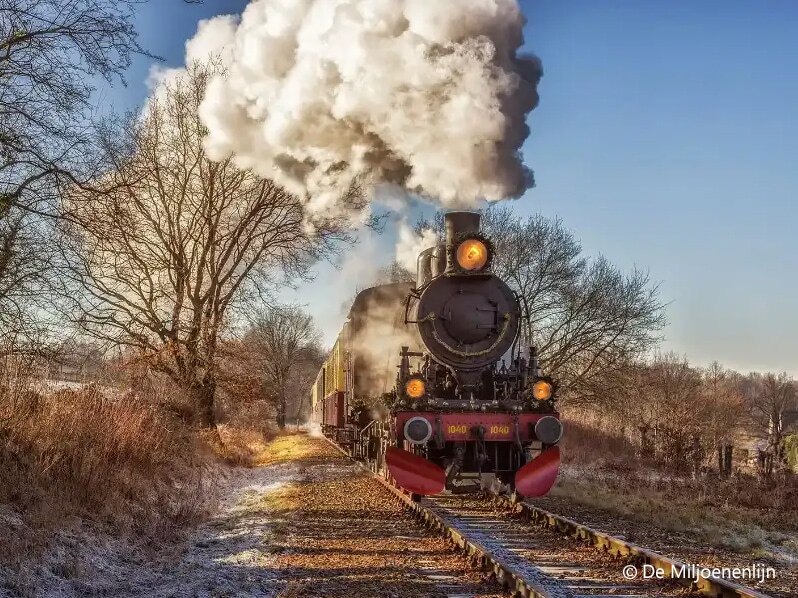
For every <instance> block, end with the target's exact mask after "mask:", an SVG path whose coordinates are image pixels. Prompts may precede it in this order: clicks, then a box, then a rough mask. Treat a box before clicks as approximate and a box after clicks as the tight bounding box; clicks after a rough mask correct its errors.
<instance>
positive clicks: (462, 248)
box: [457, 239, 490, 272]
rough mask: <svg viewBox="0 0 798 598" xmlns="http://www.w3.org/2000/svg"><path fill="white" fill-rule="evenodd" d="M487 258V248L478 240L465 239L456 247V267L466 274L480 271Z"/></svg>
mask: <svg viewBox="0 0 798 598" xmlns="http://www.w3.org/2000/svg"><path fill="white" fill-rule="evenodd" d="M488 257H490V256H489V254H488V247H487V246H486V245H485V243H483V242H482V241H480V240H479V239H467V240H465V241H463V242H462V243H460V245H459V246H458V247H457V265H458V266H460V267H461V268H462V269H463V270H466V271H467V272H477V271H479V270H482V269H483V268H484V267H485V266H486V265H487V263H488Z"/></svg>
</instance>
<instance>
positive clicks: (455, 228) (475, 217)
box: [444, 212, 482, 247]
mask: <svg viewBox="0 0 798 598" xmlns="http://www.w3.org/2000/svg"><path fill="white" fill-rule="evenodd" d="M444 220H445V223H446V245H447V246H449V247H451V246H452V245H454V242H455V239H456V238H457V237H458V236H460V235H462V234H465V233H478V232H479V224H480V222H481V220H482V215H481V214H480V213H479V212H449V213H447V214H446V215H445V216H444Z"/></svg>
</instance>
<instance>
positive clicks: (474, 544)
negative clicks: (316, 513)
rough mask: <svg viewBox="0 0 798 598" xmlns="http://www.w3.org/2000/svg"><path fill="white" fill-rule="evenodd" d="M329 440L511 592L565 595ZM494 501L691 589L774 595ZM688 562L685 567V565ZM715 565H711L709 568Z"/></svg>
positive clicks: (551, 597)
mask: <svg viewBox="0 0 798 598" xmlns="http://www.w3.org/2000/svg"><path fill="white" fill-rule="evenodd" d="M325 439H326V440H327V441H328V442H329V443H330V444H331V445H332V446H333V447H334V448H335V449H336V450H338V451H339V452H340V453H341V454H342V455H344V456H345V457H347V458H348V459H351V460H352V461H354V462H355V463H356V464H357V465H359V466H360V468H361V469H362V470H363V471H365V472H368V473H369V474H370V475H371V476H372V477H374V479H376V480H377V481H378V482H380V483H381V484H382V485H383V486H384V487H385V488H386V489H387V490H388V491H389V492H391V493H392V494H393V495H394V496H395V497H396V498H397V499H399V500H400V501H401V502H402V503H403V504H404V505H405V506H406V507H407V508H408V509H409V510H410V511H411V513H412V514H413V515H414V517H416V518H417V519H418V520H420V521H422V522H423V523H424V524H425V525H427V526H428V527H431V528H432V529H435V530H436V531H439V532H440V533H442V534H443V536H444V537H446V538H448V539H449V540H450V541H452V543H453V544H454V545H455V546H456V547H457V548H459V549H460V550H461V551H462V552H463V553H464V554H466V555H467V556H468V557H469V558H470V559H471V562H472V563H473V564H474V565H475V566H480V567H481V568H482V569H483V570H489V571H491V572H492V573H493V574H494V576H495V577H496V580H497V581H498V582H499V583H500V584H501V585H502V586H503V587H504V588H505V589H508V590H509V591H511V592H512V593H513V595H514V596H519V597H522V598H560V597H562V596H567V595H568V592H567V591H566V590H565V589H564V588H562V587H561V586H559V584H557V582H556V580H552V581H553V582H554V583H555V584H557V585H556V586H553V587H546V585H544V584H542V583H540V582H539V581H537V580H530V579H528V578H526V577H525V576H524V575H523V574H521V573H520V572H519V571H517V570H516V569H515V568H513V567H512V566H510V565H508V564H507V563H503V562H502V561H501V560H500V559H499V558H497V557H496V556H495V555H494V554H493V553H491V551H490V550H488V549H486V548H485V547H484V546H483V545H482V544H480V543H479V542H478V541H475V540H474V539H471V538H468V537H466V536H465V535H464V534H463V533H461V532H460V531H458V530H457V529H456V528H454V527H453V526H451V525H450V524H448V523H447V522H446V521H444V520H443V518H441V517H440V516H439V515H438V514H436V513H435V512H434V511H433V510H432V509H429V508H427V507H425V506H424V505H423V504H422V503H420V502H416V501H414V500H413V499H412V498H411V497H410V496H409V495H408V494H407V493H405V492H404V491H402V490H400V489H399V488H397V487H396V486H394V485H393V484H391V483H390V482H388V480H386V479H385V478H384V477H383V476H381V475H379V474H378V473H375V472H373V471H371V469H369V468H368V467H366V466H365V465H364V464H363V463H362V462H360V461H357V460H356V459H354V458H353V457H352V456H351V455H350V454H349V453H347V452H346V451H345V450H344V449H343V448H342V447H341V446H339V445H338V444H336V443H335V442H334V441H333V440H331V439H330V438H327V437H326V436H325ZM493 499H494V500H495V501H497V502H498V503H499V504H501V505H502V506H504V507H507V508H510V509H511V510H513V511H514V512H516V513H520V514H521V515H522V517H524V518H526V519H527V520H529V521H530V522H532V523H534V524H536V525H541V526H546V527H551V528H554V529H556V530H557V531H558V532H560V533H562V534H564V535H567V536H570V537H572V538H575V539H578V540H582V541H587V542H588V543H590V544H592V545H593V546H595V547H596V548H597V549H599V550H604V551H607V552H609V553H610V554H615V555H617V556H621V557H627V558H629V559H630V560H631V561H633V562H634V563H635V564H637V565H638V566H642V565H644V564H648V565H652V566H653V567H656V568H659V569H662V570H663V571H664V572H665V573H666V575H667V578H668V579H672V580H674V581H676V582H678V583H680V584H681V585H684V586H686V587H688V588H690V589H691V590H693V591H696V592H699V593H701V594H703V595H705V596H709V597H711V598H771V597H770V596H768V595H767V594H764V593H762V592H758V591H757V590H754V589H752V588H747V587H744V586H741V585H739V584H736V583H734V582H731V581H728V580H725V579H720V578H717V577H708V578H704V577H699V579H698V581H697V582H696V581H695V579H694V577H691V576H678V575H673V573H674V571H678V570H685V571H687V572H689V571H690V569H689V567H688V565H687V564H686V563H683V562H681V561H679V560H676V559H672V558H670V557H667V556H665V555H662V554H659V553H656V552H654V551H652V550H648V549H647V548H643V547H642V546H638V545H637V544H633V543H631V542H627V541H626V540H623V539H622V538H618V537H616V536H611V535H610V534H607V533H604V532H601V531H599V530H597V529H594V528H592V527H589V526H586V525H582V524H581V523H577V522H576V521H574V520H573V519H568V518H567V517H562V516H560V515H557V514H555V513H552V512H550V511H547V510H545V509H541V508H540V507H537V506H535V505H533V504H531V503H529V502H527V501H523V502H513V501H511V500H510V499H509V498H505V497H503V496H499V495H495V496H494V497H493ZM683 567H684V569H682V568H683ZM711 568H712V567H710V569H711Z"/></svg>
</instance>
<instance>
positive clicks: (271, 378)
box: [245, 307, 320, 429]
mask: <svg viewBox="0 0 798 598" xmlns="http://www.w3.org/2000/svg"><path fill="white" fill-rule="evenodd" d="M319 338H320V336H319V333H318V331H317V330H316V327H315V326H314V324H313V318H312V317H311V316H310V315H308V314H306V313H305V312H304V311H302V310H301V309H299V308H296V307H278V308H272V309H269V310H268V311H265V312H263V313H262V314H261V315H260V316H259V317H258V318H257V319H256V320H255V322H254V324H253V326H252V328H251V329H250V330H249V332H248V333H247V335H246V337H245V341H246V342H248V343H251V345H252V346H253V347H254V350H255V352H257V353H258V354H259V355H260V356H261V358H262V360H263V368H264V374H265V376H264V377H265V380H264V381H265V389H264V390H265V392H266V393H267V394H269V395H270V396H271V397H273V400H274V403H275V404H276V405H277V425H278V427H279V428H280V429H283V428H284V427H285V421H286V416H287V407H288V403H289V398H290V397H289V395H291V394H292V390H293V391H294V392H296V391H297V390H298V391H299V393H298V396H296V395H295V397H294V398H297V399H300V401H299V405H298V406H297V412H301V410H302V401H301V398H302V397H304V396H305V395H309V394H310V386H311V384H312V382H313V378H314V377H315V374H316V372H315V371H313V372H312V373H311V374H310V376H307V375H306V376H305V378H307V379H306V380H305V381H304V383H302V382H301V381H300V380H298V378H299V377H300V374H301V373H305V374H307V373H308V371H307V370H308V368H303V365H304V364H306V363H307V362H308V361H310V362H312V363H314V364H315V365H318V364H317V363H316V362H317V361H318V355H319V350H318V344H319ZM311 369H312V368H311Z"/></svg>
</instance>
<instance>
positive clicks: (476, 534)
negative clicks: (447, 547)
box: [332, 443, 768, 598]
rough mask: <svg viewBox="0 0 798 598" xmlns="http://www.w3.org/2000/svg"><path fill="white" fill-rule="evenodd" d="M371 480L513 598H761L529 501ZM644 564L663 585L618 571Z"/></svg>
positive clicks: (751, 591)
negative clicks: (416, 492)
mask: <svg viewBox="0 0 798 598" xmlns="http://www.w3.org/2000/svg"><path fill="white" fill-rule="evenodd" d="M332 444H333V446H335V447H336V448H337V449H338V450H339V451H341V452H342V453H343V454H344V455H346V456H347V457H348V456H349V455H348V454H347V453H346V451H344V450H343V449H342V448H341V447H339V446H338V445H336V444H335V443H332ZM364 469H366V468H365V467H364ZM371 473H372V475H374V477H375V478H376V479H377V480H378V481H379V482H380V483H381V484H383V486H384V487H385V488H386V489H387V490H388V491H389V492H391V493H392V494H393V495H394V496H395V497H396V499H397V500H400V501H401V502H402V503H403V504H404V505H405V507H406V508H407V509H409V510H410V511H411V513H412V514H413V515H414V517H416V518H417V519H418V520H419V521H420V522H422V523H423V524H424V525H426V526H427V527H429V528H431V529H434V530H436V531H438V532H439V533H441V534H443V535H444V536H445V537H447V538H448V539H449V540H450V541H451V542H452V544H453V545H454V546H455V547H456V548H457V549H458V550H459V551H460V552H462V553H463V554H464V555H466V556H467V557H468V558H469V559H470V561H471V563H472V565H474V566H475V567H479V568H481V569H483V570H485V571H487V572H489V573H490V574H491V575H492V576H493V577H495V579H496V581H497V582H498V583H499V584H500V585H502V586H503V587H504V588H505V589H506V590H508V591H509V592H510V593H511V594H512V595H513V596H520V597H524V598H527V597H529V598H598V597H606V598H643V597H652V596H654V597H663V598H664V597H668V596H680V597H682V598H685V597H688V596H689V597H696V598H697V597H702V596H712V597H714V598H768V596H767V595H766V594H763V593H761V592H758V591H756V590H753V589H751V588H746V587H743V586H740V585H737V584H734V583H732V582H729V581H727V580H724V579H717V578H709V579H704V578H702V579H700V580H699V581H698V583H695V582H694V581H693V579H691V578H690V579H689V578H688V577H689V576H687V575H685V576H682V577H679V576H678V575H676V576H673V575H671V573H672V572H674V571H675V572H678V571H680V570H681V566H682V565H683V563H680V562H678V561H675V560H673V559H670V558H668V557H666V556H664V555H660V554H657V553H655V552H652V551H649V550H647V549H644V548H642V547H639V546H636V545H634V544H631V543H629V542H627V541H625V540H623V539H621V538H617V537H613V536H610V535H608V534H604V533H602V532H600V531H598V530H595V529H592V528H590V527H587V526H583V525H581V524H579V523H577V522H575V521H572V520H570V519H567V518H564V517H560V516H558V515H555V514H554V513H550V512H548V511H545V510H543V509H540V508H538V507H536V506H535V505H533V504H531V503H529V502H522V503H513V502H511V501H510V500H509V499H506V498H504V497H499V496H492V495H491V496H484V497H474V496H467V495H442V496H436V497H427V498H423V499H421V500H420V501H419V502H416V501H414V500H413V499H412V498H411V497H410V496H408V495H407V494H406V493H404V492H403V491H402V490H400V489H398V488H397V487H395V486H393V485H392V484H390V483H389V482H388V481H387V480H385V479H384V478H383V477H382V476H380V475H378V474H374V473H373V472H371ZM645 565H648V566H650V567H655V568H659V569H661V570H663V571H664V572H666V575H665V576H664V577H663V578H662V579H641V578H640V577H639V576H635V577H634V578H633V579H628V578H627V577H625V572H626V574H629V573H630V572H631V571H630V569H629V567H634V568H635V569H636V571H637V572H638V573H640V572H642V571H643V567H644V566H645ZM688 571H689V569H688ZM630 577H631V576H630Z"/></svg>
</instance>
